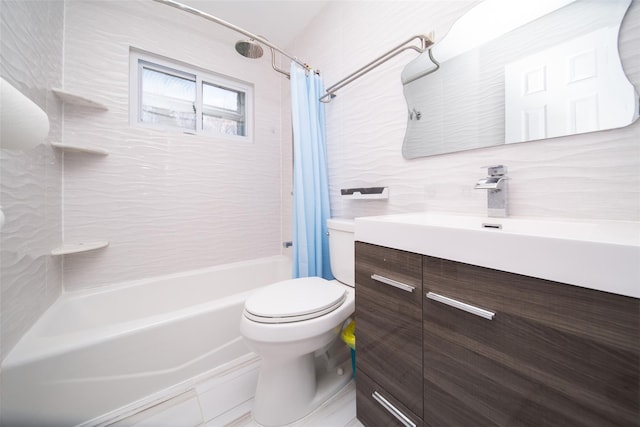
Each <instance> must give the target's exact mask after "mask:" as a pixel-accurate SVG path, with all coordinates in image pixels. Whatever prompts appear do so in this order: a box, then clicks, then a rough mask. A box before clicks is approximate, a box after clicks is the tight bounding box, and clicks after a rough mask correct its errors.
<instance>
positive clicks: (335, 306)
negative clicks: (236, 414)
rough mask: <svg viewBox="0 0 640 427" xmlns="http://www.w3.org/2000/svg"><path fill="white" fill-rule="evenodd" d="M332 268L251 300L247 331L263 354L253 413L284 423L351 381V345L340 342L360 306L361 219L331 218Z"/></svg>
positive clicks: (268, 422) (264, 421)
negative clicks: (357, 225) (357, 224)
mask: <svg viewBox="0 0 640 427" xmlns="http://www.w3.org/2000/svg"><path fill="white" fill-rule="evenodd" d="M327 227H328V229H329V252H330V257H331V271H332V273H333V275H334V276H335V277H336V279H337V280H325V279H322V278H320V277H306V278H299V279H292V280H285V281H282V282H278V283H274V284H272V285H269V286H266V287H264V288H262V289H261V290H259V291H257V292H255V293H254V294H252V295H251V296H250V297H249V298H248V299H247V301H246V302H245V307H244V312H243V316H242V318H241V321H240V330H241V332H242V335H243V337H244V338H245V340H246V342H247V344H248V345H249V347H250V348H251V349H252V350H253V351H254V352H256V353H257V354H259V355H260V356H261V358H262V363H261V366H260V373H259V376H258V384H257V387H256V394H255V399H254V405H253V418H254V420H255V421H256V422H257V423H258V424H261V425H263V426H268V427H271V426H274V427H275V426H283V425H286V424H289V423H291V422H293V421H296V420H298V419H300V418H302V417H304V416H305V415H307V414H309V413H310V412H311V411H313V410H314V409H316V408H317V407H318V406H320V405H321V404H322V403H323V402H325V401H326V400H327V399H328V398H329V397H331V396H332V395H333V394H334V393H336V392H337V391H338V390H340V389H341V388H342V387H343V386H344V385H345V384H346V383H348V382H349V381H350V379H351V363H350V356H349V349H348V348H347V347H346V345H344V344H343V343H341V342H339V338H338V336H339V334H340V331H341V329H342V326H343V324H344V322H345V321H346V320H347V319H348V318H349V316H351V315H352V314H353V312H354V308H355V289H354V283H355V280H354V267H355V265H354V237H353V236H354V234H353V231H354V222H353V221H352V220H344V219H329V220H328V221H327Z"/></svg>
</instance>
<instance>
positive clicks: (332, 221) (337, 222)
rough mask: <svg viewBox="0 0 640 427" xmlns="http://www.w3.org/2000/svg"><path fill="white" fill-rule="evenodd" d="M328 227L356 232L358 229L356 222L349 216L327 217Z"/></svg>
mask: <svg viewBox="0 0 640 427" xmlns="http://www.w3.org/2000/svg"><path fill="white" fill-rule="evenodd" d="M327 228H328V229H330V230H340V231H347V232H350V233H354V232H355V230H356V222H355V220H353V219H348V218H329V219H327Z"/></svg>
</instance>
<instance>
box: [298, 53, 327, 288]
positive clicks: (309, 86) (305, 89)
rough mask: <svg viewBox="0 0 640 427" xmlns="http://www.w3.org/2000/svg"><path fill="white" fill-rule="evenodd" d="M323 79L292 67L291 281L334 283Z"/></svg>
mask: <svg viewBox="0 0 640 427" xmlns="http://www.w3.org/2000/svg"><path fill="white" fill-rule="evenodd" d="M323 92H324V86H323V83H322V79H321V78H320V76H318V75H316V74H314V73H313V72H311V71H310V72H308V73H307V72H306V71H305V70H304V69H302V68H301V67H299V66H298V65H296V64H295V63H293V62H292V63H291V118H292V126H293V277H311V276H319V277H324V278H325V279H333V275H332V274H331V268H330V265H329V239H328V237H327V219H328V218H329V216H330V208H329V179H328V172H327V149H326V138H325V120H324V106H323V104H322V103H321V102H320V101H318V98H320V96H322V95H323Z"/></svg>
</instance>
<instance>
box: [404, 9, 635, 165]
mask: <svg viewBox="0 0 640 427" xmlns="http://www.w3.org/2000/svg"><path fill="white" fill-rule="evenodd" d="M630 3H631V0H574V1H572V0H544V1H543V0H538V1H535V2H515V1H513V0H486V1H485V2H483V3H480V4H479V5H478V6H476V7H474V8H473V9H471V10H470V11H469V12H468V13H467V14H465V15H464V16H463V17H461V18H460V19H459V20H458V21H457V22H456V23H455V24H454V25H453V26H452V28H451V30H450V32H449V33H448V34H447V35H446V36H445V37H444V38H443V39H442V41H441V42H439V43H436V45H435V46H434V47H433V48H432V52H431V54H432V56H433V58H434V59H435V60H436V61H438V62H439V63H440V67H439V69H437V68H436V66H435V65H434V64H433V63H432V61H431V60H430V59H429V52H424V53H422V54H421V55H420V56H419V57H417V58H416V59H415V60H414V61H412V62H411V63H409V64H408V65H407V66H406V67H405V69H404V70H403V72H402V81H403V85H404V95H405V98H406V101H407V107H408V121H407V131H406V134H405V139H404V143H403V146H402V154H403V155H404V157H405V158H407V159H413V158H416V157H422V156H432V155H438V154H444V153H451V152H456V151H463V150H470V149H475V148H482V147H490V146H495V145H501V144H511V143H516V142H524V141H533V140H541V139H547V138H554V137H558V136H565V135H572V134H579V133H585V132H593V131H597V130H604V129H613V128H618V127H623V126H627V125H629V124H630V123H632V122H634V121H635V120H636V119H637V118H638V94H637V93H636V91H635V89H634V87H633V86H632V85H631V83H630V82H629V80H628V79H627V77H626V76H625V75H624V71H623V69H622V64H621V62H620V57H619V54H618V32H619V30H620V25H621V23H622V19H623V17H624V14H625V13H626V11H627V9H628V8H629V4H630Z"/></svg>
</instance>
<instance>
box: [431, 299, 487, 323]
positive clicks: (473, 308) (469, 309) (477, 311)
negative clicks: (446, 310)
mask: <svg viewBox="0 0 640 427" xmlns="http://www.w3.org/2000/svg"><path fill="white" fill-rule="evenodd" d="M427 298H429V299H432V300H434V301H438V302H441V303H443V304H446V305H449V306H451V307H455V308H457V309H460V310H464V311H466V312H468V313H471V314H475V315H476V316H480V317H484V318H485V319H489V320H492V319H493V317H494V316H495V315H496V314H495V313H494V312H492V311H489V310H485V309H483V308H480V307H476V306H474V305H469V304H466V303H464V302H461V301H457V300H454V299H451V298H448V297H445V296H442V295H439V294H435V293H433V292H427Z"/></svg>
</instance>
